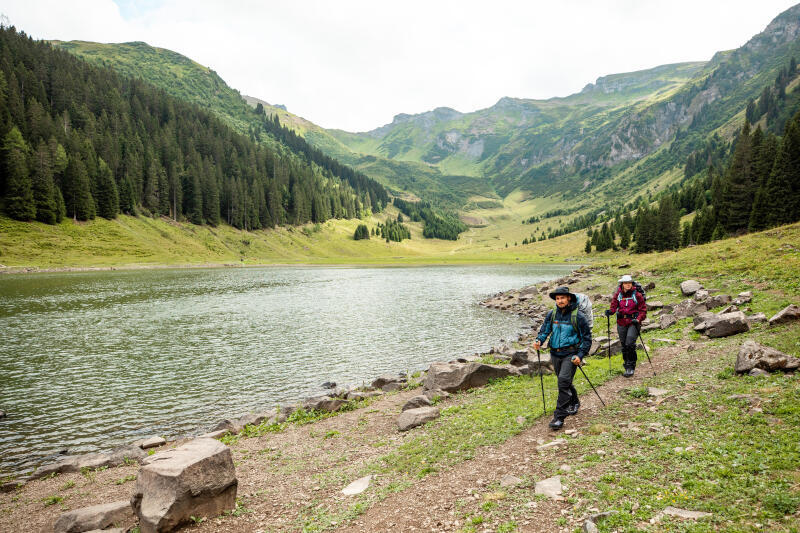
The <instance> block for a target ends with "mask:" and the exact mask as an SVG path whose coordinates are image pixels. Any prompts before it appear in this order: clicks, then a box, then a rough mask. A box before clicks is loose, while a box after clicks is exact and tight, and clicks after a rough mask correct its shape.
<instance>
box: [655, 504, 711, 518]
mask: <svg viewBox="0 0 800 533" xmlns="http://www.w3.org/2000/svg"><path fill="white" fill-rule="evenodd" d="M661 512H662V513H663V514H665V515H668V516H677V517H678V518H688V519H690V520H697V519H698V518H703V517H706V516H711V513H703V512H701V511H687V510H686V509H679V508H677V507H671V506H670V507H667V508H666V509H664V510H663V511H661Z"/></svg>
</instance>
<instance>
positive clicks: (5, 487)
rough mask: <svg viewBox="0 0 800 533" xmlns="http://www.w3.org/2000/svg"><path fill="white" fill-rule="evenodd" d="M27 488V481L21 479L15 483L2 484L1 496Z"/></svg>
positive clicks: (0, 486) (0, 487) (0, 485)
mask: <svg viewBox="0 0 800 533" xmlns="http://www.w3.org/2000/svg"><path fill="white" fill-rule="evenodd" d="M24 486H25V481H24V480H21V479H15V480H14V481H6V482H5V483H2V484H0V494H5V493H7V492H14V491H15V490H17V489H21V488H22V487H24Z"/></svg>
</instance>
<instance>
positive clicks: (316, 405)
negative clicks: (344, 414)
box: [303, 396, 347, 413]
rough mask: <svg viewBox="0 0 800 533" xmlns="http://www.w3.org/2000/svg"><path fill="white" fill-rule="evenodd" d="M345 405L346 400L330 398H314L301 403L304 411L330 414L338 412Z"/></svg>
mask: <svg viewBox="0 0 800 533" xmlns="http://www.w3.org/2000/svg"><path fill="white" fill-rule="evenodd" d="M346 403H347V400H342V399H341V398H331V397H330V396H315V397H313V398H308V399H307V400H306V401H305V402H303V409H305V410H306V411H311V410H314V411H326V412H329V413H332V412H334V411H338V410H339V409H341V407H342V406H343V405H344V404H346Z"/></svg>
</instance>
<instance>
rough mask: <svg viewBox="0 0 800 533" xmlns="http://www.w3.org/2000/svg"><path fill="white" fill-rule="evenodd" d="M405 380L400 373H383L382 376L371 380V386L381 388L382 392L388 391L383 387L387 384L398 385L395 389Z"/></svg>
mask: <svg viewBox="0 0 800 533" xmlns="http://www.w3.org/2000/svg"><path fill="white" fill-rule="evenodd" d="M405 382H406V378H405V377H403V376H400V375H397V374H384V375H382V376H378V377H377V378H375V380H374V381H373V382H372V388H374V389H381V390H383V391H384V392H389V391H387V390H386V389H385V388H384V387H386V386H387V385H390V384H396V385H399V386H398V387H397V389H399V388H401V385H400V384H401V383H405ZM397 389H393V390H397Z"/></svg>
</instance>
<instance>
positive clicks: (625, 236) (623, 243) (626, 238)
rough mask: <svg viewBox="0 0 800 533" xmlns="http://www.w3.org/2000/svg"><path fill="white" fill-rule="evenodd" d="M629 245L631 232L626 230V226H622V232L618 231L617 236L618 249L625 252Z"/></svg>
mask: <svg viewBox="0 0 800 533" xmlns="http://www.w3.org/2000/svg"><path fill="white" fill-rule="evenodd" d="M630 245H631V230H629V229H628V226H626V225H625V224H623V225H622V230H620V234H619V247H620V248H622V249H623V250H627V249H628V246H630Z"/></svg>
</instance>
